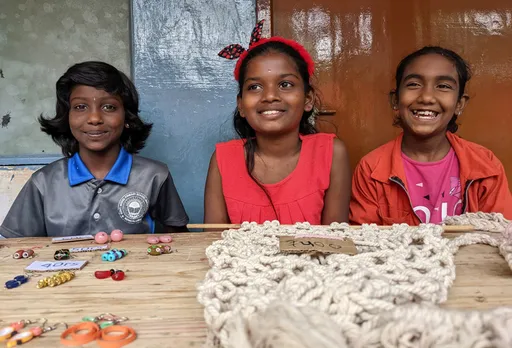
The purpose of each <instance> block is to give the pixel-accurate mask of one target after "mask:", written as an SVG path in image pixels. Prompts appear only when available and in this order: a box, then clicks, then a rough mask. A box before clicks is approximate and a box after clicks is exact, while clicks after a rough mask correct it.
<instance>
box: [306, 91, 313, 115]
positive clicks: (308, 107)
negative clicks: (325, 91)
mask: <svg viewBox="0 0 512 348" xmlns="http://www.w3.org/2000/svg"><path fill="white" fill-rule="evenodd" d="M313 106H315V92H314V91H313V90H311V91H309V92H308V93H306V102H305V103H304V111H306V112H310V111H311V110H313Z"/></svg>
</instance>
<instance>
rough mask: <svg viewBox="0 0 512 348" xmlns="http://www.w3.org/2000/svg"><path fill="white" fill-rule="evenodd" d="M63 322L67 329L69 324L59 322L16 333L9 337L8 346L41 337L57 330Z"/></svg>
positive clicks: (14, 345)
mask: <svg viewBox="0 0 512 348" xmlns="http://www.w3.org/2000/svg"><path fill="white" fill-rule="evenodd" d="M45 322H46V319H45ZM61 324H62V325H64V326H65V327H66V329H67V327H68V324H66V323H57V324H55V325H53V326H48V327H44V325H41V326H36V327H33V328H30V330H28V331H23V332H20V333H19V334H16V335H15V336H13V337H11V338H10V339H9V341H7V348H12V347H16V346H18V345H20V344H23V343H26V342H28V341H31V340H32V339H34V338H35V337H39V336H41V335H42V334H44V333H46V332H49V331H53V330H55V329H56V328H57V327H58V326H59V325H61Z"/></svg>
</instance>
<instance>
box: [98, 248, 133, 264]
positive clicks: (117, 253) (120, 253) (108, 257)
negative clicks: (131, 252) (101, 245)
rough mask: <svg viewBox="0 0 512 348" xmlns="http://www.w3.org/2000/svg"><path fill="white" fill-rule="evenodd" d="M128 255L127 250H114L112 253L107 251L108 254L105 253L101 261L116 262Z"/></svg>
mask: <svg viewBox="0 0 512 348" xmlns="http://www.w3.org/2000/svg"><path fill="white" fill-rule="evenodd" d="M127 254H128V251H126V250H125V249H121V250H118V249H112V250H110V251H107V252H106V253H103V255H101V260H102V261H109V262H114V261H116V260H119V259H122V258H123V257H125V256H126V255H127Z"/></svg>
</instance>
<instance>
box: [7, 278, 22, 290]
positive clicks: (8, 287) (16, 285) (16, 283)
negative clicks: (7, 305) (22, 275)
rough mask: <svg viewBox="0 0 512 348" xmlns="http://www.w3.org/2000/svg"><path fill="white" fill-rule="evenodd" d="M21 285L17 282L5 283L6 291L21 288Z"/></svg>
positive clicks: (9, 281)
mask: <svg viewBox="0 0 512 348" xmlns="http://www.w3.org/2000/svg"><path fill="white" fill-rule="evenodd" d="M20 285H21V283H20V282H19V281H17V280H8V281H6V282H5V288H6V289H14V288H17V287H18V286H20Z"/></svg>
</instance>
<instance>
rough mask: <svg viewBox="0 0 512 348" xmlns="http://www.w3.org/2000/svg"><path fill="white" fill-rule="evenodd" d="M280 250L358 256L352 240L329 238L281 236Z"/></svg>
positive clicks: (294, 252)
mask: <svg viewBox="0 0 512 348" xmlns="http://www.w3.org/2000/svg"><path fill="white" fill-rule="evenodd" d="M279 250H281V251H284V252H287V253H293V254H303V253H304V254H305V253H322V254H348V255H355V254H357V248H356V245H355V244H354V241H353V240H352V239H349V238H336V237H328V236H279Z"/></svg>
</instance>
